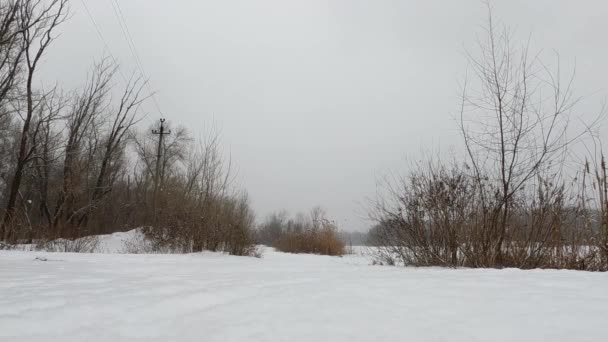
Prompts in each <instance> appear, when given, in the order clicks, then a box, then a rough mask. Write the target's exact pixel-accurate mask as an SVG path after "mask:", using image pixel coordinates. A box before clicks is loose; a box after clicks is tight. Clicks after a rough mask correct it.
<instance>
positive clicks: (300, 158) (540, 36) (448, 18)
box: [43, 0, 608, 230]
mask: <svg viewBox="0 0 608 342" xmlns="http://www.w3.org/2000/svg"><path fill="white" fill-rule="evenodd" d="M84 1H85V3H86V5H87V7H88V9H89V11H90V13H91V15H92V17H93V19H94V20H95V21H96V23H97V25H98V27H99V30H100V31H101V34H102V36H103V38H104V40H105V41H106V42H107V45H108V46H107V47H106V46H104V43H103V42H102V40H101V38H100V37H99V35H98V33H97V31H96V29H95V26H94V25H93V23H92V21H91V19H90V18H89V16H88V15H87V12H86V11H85V8H84V6H83V3H82V2H81V1H80V0H73V1H72V4H71V7H72V10H71V13H72V16H71V19H70V20H69V22H68V23H67V24H65V25H64V26H63V28H62V35H61V37H60V38H59V39H58V41H57V42H56V43H55V45H54V46H53V47H52V48H51V50H50V51H49V53H48V55H47V56H46V60H45V64H44V68H45V69H44V76H43V79H44V81H52V82H54V81H57V82H60V83H61V84H63V85H65V86H66V87H68V88H69V87H76V86H78V85H79V84H81V83H82V82H83V81H84V79H85V75H86V72H87V71H88V70H89V68H90V66H91V64H92V63H93V62H94V61H95V60H99V58H100V57H101V56H102V55H103V54H104V53H106V54H107V53H108V51H109V52H110V53H111V54H112V55H113V56H115V58H116V59H117V60H118V61H119V62H120V65H121V68H122V70H123V71H124V73H125V74H128V73H130V72H132V71H133V70H135V68H136V64H135V59H134V57H133V56H132V54H131V50H130V49H129V46H128V44H127V40H126V39H125V37H124V35H123V33H122V31H121V29H120V26H119V22H118V19H117V18H116V16H115V14H114V11H113V9H112V1H113V0H94V1H93V0H84ZM119 3H120V7H121V9H122V13H123V14H124V17H125V19H126V21H127V24H128V28H129V31H130V32H131V35H132V37H133V39H134V42H135V45H136V49H137V52H138V53H139V56H140V58H141V62H142V64H143V67H144V69H145V72H146V74H147V76H148V77H149V78H150V82H151V86H152V88H153V89H155V90H156V91H157V94H156V99H157V102H158V103H159V106H160V108H161V110H162V111H163V112H164V115H165V117H166V118H167V119H168V120H170V121H172V122H174V123H177V124H183V125H185V126H187V127H188V128H189V129H190V131H191V132H192V134H193V135H195V136H198V135H199V134H202V133H203V132H204V128H205V127H209V126H210V124H211V123H212V122H215V123H216V125H217V126H219V127H220V128H221V130H222V137H223V142H224V147H225V150H226V153H227V154H228V153H230V155H231V156H232V159H233V162H234V163H235V165H237V167H238V179H239V182H240V184H242V186H243V187H244V188H245V189H247V191H248V193H249V195H250V198H251V201H252V204H253V207H254V209H255V210H256V213H257V214H258V217H260V218H263V217H264V216H265V215H266V214H268V213H270V212H272V211H275V210H280V209H287V210H288V211H290V212H291V213H295V212H297V211H304V210H308V209H309V208H311V207H312V206H315V205H321V206H323V207H325V208H326V209H327V211H328V212H329V214H330V216H331V217H333V218H335V219H336V220H337V221H338V223H339V226H340V228H341V229H350V230H363V229H365V228H367V227H368V226H369V223H368V222H366V221H365V219H364V216H365V214H364V206H365V199H366V197H370V196H373V195H374V193H375V189H376V180H377V179H378V178H379V177H381V176H382V175H384V174H386V173H387V172H391V171H399V170H400V169H403V168H404V167H405V166H406V165H407V163H406V160H416V159H417V158H419V157H420V155H421V151H427V150H434V151H437V150H441V152H442V153H445V152H446V151H450V150H451V149H452V148H453V149H454V150H455V151H456V152H457V151H458V150H459V140H458V133H457V131H456V126H455V123H454V121H453V119H452V115H454V114H455V113H457V111H458V108H459V99H458V96H459V90H460V83H461V82H462V80H463V79H464V75H465V70H466V68H467V61H466V58H465V56H464V52H465V50H466V49H469V48H472V47H473V46H474V42H475V36H476V34H480V33H481V29H480V26H481V25H483V24H484V20H485V19H486V18H485V15H486V13H485V7H484V5H483V3H482V2H481V1H479V0H458V1H451V0H444V1H432V0H418V1H410V0H394V1H385V0H367V1H359V0H342V1H328V0H325V1H320V0H305V1H303V0H300V1H288V0H271V1H260V0H243V1H232V0H221V1H220V0H217V1H206V0H196V1H184V0H181V1H178V0H171V1H168V0H164V1H157V0H119ZM494 7H495V15H496V17H498V18H499V19H500V20H502V21H504V22H505V23H507V24H508V25H509V26H511V27H512V28H513V29H514V30H515V38H516V40H521V41H525V40H526V39H527V38H528V36H529V35H530V34H532V44H531V45H532V48H533V49H534V50H540V49H544V50H545V51H552V50H553V49H555V50H557V51H559V52H560V55H561V58H562V61H563V62H564V63H565V64H567V65H574V62H575V61H576V67H577V72H576V74H577V77H576V82H575V90H576V93H577V94H578V95H581V96H585V98H586V100H585V101H584V103H583V104H582V105H581V106H580V108H579V110H581V111H597V110H598V108H599V106H600V105H601V102H602V101H603V100H604V98H605V97H606V95H608V87H607V86H606V77H607V76H608V42H607V41H606V33H607V32H608V20H607V18H608V3H606V2H605V1H599V0H598V1H572V0H562V1H556V0H543V1H541V0H535V1H530V0H509V1H506V0H505V1H495V2H494ZM548 57H552V55H551V54H548ZM145 109H146V111H147V112H149V113H150V114H149V116H148V119H147V120H148V121H149V122H151V121H153V120H157V119H158V118H159V117H160V116H159V114H158V113H157V111H156V109H155V108H154V106H152V105H151V104H148V105H147V106H146V107H145Z"/></svg>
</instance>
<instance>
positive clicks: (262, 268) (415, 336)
mask: <svg viewBox="0 0 608 342" xmlns="http://www.w3.org/2000/svg"><path fill="white" fill-rule="evenodd" d="M106 243H107V241H106ZM109 246H114V245H112V243H110V244H109ZM114 247H116V246H114ZM607 315H608V275H607V274H602V273H586V272H575V271H543V270H535V271H519V270H510V269H509V270H468V269H462V270H450V269H440V268H394V267H386V266H370V260H369V258H368V257H365V256H345V257H343V258H337V257H324V256H312V255H290V254H284V253H278V252H274V251H273V250H271V249H266V251H265V253H264V256H263V258H261V259H257V258H247V257H235V256H226V255H221V254H217V253H201V254H189V255H127V254H73V253H48V252H24V251H2V252H0V341H62V342H67V341H103V342H107V341H294V342H295V341H306V342H309V341H348V342H353V341H463V342H471V341H484V342H486V341H517V342H521V341H535V342H536V341H567V342H575V341H576V342H582V341H594V342H596V341H608V329H606V317H607Z"/></svg>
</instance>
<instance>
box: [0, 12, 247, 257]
mask: <svg viewBox="0 0 608 342" xmlns="http://www.w3.org/2000/svg"><path fill="white" fill-rule="evenodd" d="M67 4H68V1H67V0H51V1H42V0H12V1H3V2H2V3H1V4H0V205H2V208H0V241H5V242H7V243H14V242H31V241H39V242H40V243H44V241H52V240H56V239H64V240H59V241H75V240H76V239H77V238H80V237H84V236H90V235H95V234H106V233H112V232H115V231H120V230H129V229H133V228H135V227H146V229H145V231H146V233H147V234H148V237H149V238H151V239H152V243H153V246H155V248H158V249H160V248H161V247H162V248H163V250H172V251H181V252H190V251H200V250H203V249H210V250H220V251H225V252H228V253H232V254H241V255H247V254H252V253H253V242H254V236H253V225H254V222H253V221H254V219H253V213H252V211H251V209H250V207H249V203H248V201H247V197H246V195H245V194H243V193H242V192H241V191H238V190H236V189H234V188H233V187H232V186H231V180H232V173H231V167H230V163H226V162H225V160H224V158H223V157H222V151H221V149H220V145H219V134H218V133H217V131H215V130H212V131H210V132H207V133H208V134H207V135H206V137H205V140H204V141H202V142H199V141H196V140H195V139H192V138H191V137H190V135H189V133H188V132H187V130H185V129H184V128H180V127H173V128H174V130H173V132H172V134H171V135H169V136H167V137H165V141H163V143H162V144H158V140H157V137H156V136H154V135H152V134H151V132H150V130H144V131H139V132H138V130H137V126H138V125H139V123H140V121H141V119H142V113H141V111H140V106H141V104H142V102H143V101H145V100H146V99H147V97H148V95H146V94H144V86H145V81H144V80H143V79H142V78H141V77H138V76H137V75H133V76H132V77H130V78H127V79H126V80H125V82H124V83H125V85H124V86H122V89H117V86H116V82H115V74H116V73H117V69H118V67H117V66H116V65H114V64H113V63H110V61H109V59H102V60H101V61H100V62H99V63H97V64H96V65H94V66H93V68H92V70H91V72H90V74H89V75H88V77H87V81H86V82H85V83H84V84H83V86H82V87H81V88H80V89H76V90H74V91H71V92H66V91H62V90H61V89H60V88H59V87H58V86H57V87H55V88H53V89H50V90H48V89H47V90H45V89H37V88H36V87H35V86H34V85H35V84H38V82H37V81H35V80H36V76H37V74H38V69H39V67H40V61H41V57H42V56H43V55H44V54H46V53H48V52H49V51H50V50H51V49H50V48H51V46H52V43H53V41H54V38H55V36H56V35H55V31H56V30H57V28H58V27H59V26H60V25H61V24H62V23H63V22H64V20H65V19H66V18H67V17H68V12H67V10H68V6H67ZM110 94H118V95H119V96H118V98H116V100H113V99H112V97H111V96H110ZM170 128H171V127H168V129H170ZM159 150H160V156H161V158H158V157H157V155H158V152H159ZM156 170H159V172H158V173H156V172H155V171H156ZM157 175H158V177H156V176H157ZM156 190H157V191H156ZM154 204H157V207H156V208H155V206H154ZM79 241H82V240H79ZM65 245H66V246H67V245H70V243H65Z"/></svg>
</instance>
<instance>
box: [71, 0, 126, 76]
mask: <svg viewBox="0 0 608 342" xmlns="http://www.w3.org/2000/svg"><path fill="white" fill-rule="evenodd" d="M80 2H82V6H84V10H85V12H87V16H88V17H89V20H91V23H93V26H94V27H95V31H96V32H97V35H98V36H99V39H101V42H102V43H103V45H104V47H105V49H106V50H107V51H108V54H109V55H110V57H111V58H112V61H114V64H115V65H118V61H117V60H116V58H115V57H114V55H113V54H112V50H111V49H110V45H108V42H107V41H106V40H105V38H104V37H103V34H102V33H101V30H100V29H99V25H97V22H96V21H95V18H93V15H91V11H89V7H88V6H87V4H86V3H85V2H84V0H80ZM118 72H119V73H120V76H122V78H123V80H124V81H125V83H128V81H127V77H126V76H125V74H123V73H122V70H120V68H118Z"/></svg>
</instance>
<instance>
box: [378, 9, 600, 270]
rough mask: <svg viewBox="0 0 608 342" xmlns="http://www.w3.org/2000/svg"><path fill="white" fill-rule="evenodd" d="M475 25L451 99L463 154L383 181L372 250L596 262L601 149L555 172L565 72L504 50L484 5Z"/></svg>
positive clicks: (506, 44) (387, 254)
mask: <svg viewBox="0 0 608 342" xmlns="http://www.w3.org/2000/svg"><path fill="white" fill-rule="evenodd" d="M486 33H487V35H486V39H485V40H482V41H481V42H480V44H479V48H480V50H479V53H478V54H477V55H473V54H470V61H471V63H470V64H471V65H472V68H473V70H474V75H475V76H476V78H474V79H473V80H472V81H471V80H468V82H467V83H468V84H467V86H465V90H464V91H463V97H462V110H461V116H460V129H461V133H462V137H463V139H464V146H465V147H466V152H467V159H466V162H465V163H445V162H437V161H430V162H428V163H421V164H419V165H416V166H415V167H414V170H413V171H411V172H410V173H409V174H408V175H407V176H405V177H402V178H399V179H397V180H396V181H389V182H387V187H386V188H385V190H386V191H385V192H384V193H382V194H381V196H380V197H379V198H378V200H377V201H376V202H375V204H374V208H373V211H372V218H373V219H374V220H375V221H376V223H377V226H376V227H375V228H374V230H373V231H372V234H371V235H372V237H373V240H372V242H373V244H375V245H377V246H380V247H379V251H380V252H379V253H380V255H379V258H380V259H382V260H383V261H387V260H390V262H392V263H394V262H395V261H396V262H399V263H401V264H406V265H419V266H429V265H441V266H452V267H456V266H467V267H518V268H569V269H581V270H608V258H607V254H606V241H608V230H606V228H605V227H606V214H605V213H606V209H605V208H606V202H605V198H606V195H605V193H606V191H605V189H606V172H605V170H606V166H605V162H604V159H603V155H601V153H599V154H598V153H596V154H595V155H594V156H595V158H594V160H596V161H598V162H595V163H593V164H594V166H595V170H593V171H591V170H590V167H589V163H586V165H585V170H583V171H582V172H580V173H578V174H577V175H570V174H568V173H567V172H565V171H564V170H565V165H566V163H567V162H570V161H569V160H567V158H568V156H569V154H568V153H567V152H568V148H572V147H573V145H574V144H575V143H578V142H579V140H580V138H581V137H582V133H581V132H579V133H577V132H572V130H571V128H570V127H569V123H570V117H571V115H572V110H573V108H574V105H575V104H576V102H577V100H576V99H574V98H573V95H572V91H571V84H572V78H570V79H568V81H567V82H566V83H565V84H564V83H563V82H562V81H561V80H560V74H559V65H558V67H557V71H556V72H552V71H551V70H550V69H549V68H548V67H547V66H546V65H544V64H542V63H541V62H540V60H539V59H538V56H536V57H530V56H529V53H528V47H527V46H524V47H523V48H521V49H516V48H514V47H513V45H512V43H511V37H510V34H509V33H508V30H507V29H504V30H497V28H496V25H495V24H494V23H493V21H492V15H491V13H490V15H489V21H488V26H487V27H486ZM476 56H479V57H476ZM558 64H559V60H558ZM593 125H594V123H591V124H590V125H589V127H593ZM594 141H595V140H594ZM596 146H597V144H596ZM596 150H597V149H596ZM600 150H601V149H600ZM600 160H601V161H600ZM575 162H576V161H573V163H575ZM579 165H580V164H579ZM580 168H581V169H582V166H581V167H580ZM590 176H591V177H593V180H592V184H587V183H588V182H589V179H588V178H590ZM581 180H582V183H581ZM591 188H593V189H594V190H590V189H591ZM598 189H599V191H597V190H598ZM602 189H604V190H602ZM602 191H603V193H602ZM590 202H593V203H595V207H590V206H589V203H590ZM602 227H603V228H602Z"/></svg>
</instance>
